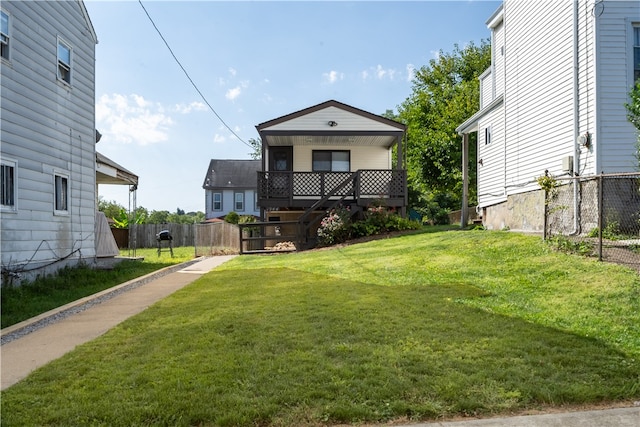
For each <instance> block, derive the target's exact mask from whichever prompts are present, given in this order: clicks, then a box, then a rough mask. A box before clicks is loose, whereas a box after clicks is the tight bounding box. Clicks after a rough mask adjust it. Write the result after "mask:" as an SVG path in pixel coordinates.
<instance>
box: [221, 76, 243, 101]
mask: <svg viewBox="0 0 640 427" xmlns="http://www.w3.org/2000/svg"><path fill="white" fill-rule="evenodd" d="M248 87H249V82H248V81H243V82H240V84H239V85H238V86H236V87H234V88H231V89H228V90H227V93H225V94H224V97H225V98H227V99H228V100H229V101H233V100H235V99H236V98H237V97H239V96H240V94H241V93H242V90H243V89H246V88H248Z"/></svg>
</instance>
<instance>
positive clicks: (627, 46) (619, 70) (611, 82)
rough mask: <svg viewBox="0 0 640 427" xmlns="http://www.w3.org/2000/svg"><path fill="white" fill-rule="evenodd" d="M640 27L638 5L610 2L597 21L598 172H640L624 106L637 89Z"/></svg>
mask: <svg viewBox="0 0 640 427" xmlns="http://www.w3.org/2000/svg"><path fill="white" fill-rule="evenodd" d="M638 23H640V6H638V2H637V1H614V2H606V8H605V12H604V13H602V15H600V16H599V18H598V20H597V21H596V31H595V33H596V39H597V45H596V67H597V70H596V73H597V74H596V75H597V88H596V91H597V106H598V107H597V112H596V114H597V118H596V120H597V123H596V129H597V133H596V144H597V146H599V147H601V150H600V151H599V152H597V155H598V160H599V164H598V165H597V166H598V170H599V171H603V172H605V173H615V172H633V171H637V170H638V169H637V164H638V162H637V160H636V159H635V158H634V153H635V149H634V145H633V143H632V142H630V141H635V138H636V137H635V128H634V127H633V125H632V124H631V123H630V122H629V121H628V120H627V117H626V113H627V111H626V109H625V107H624V103H625V102H627V101H628V99H629V98H628V96H629V92H630V90H631V88H632V87H633V72H632V63H633V46H632V44H633V31H634V30H633V28H634V25H635V24H638Z"/></svg>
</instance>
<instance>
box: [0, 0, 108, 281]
mask: <svg viewBox="0 0 640 427" xmlns="http://www.w3.org/2000/svg"><path fill="white" fill-rule="evenodd" d="M0 9H1V12H2V13H1V18H2V19H1V24H2V28H1V29H2V39H1V42H2V50H1V52H0V53H1V59H0V61H1V79H0V81H1V89H2V105H1V122H0V123H1V128H0V131H1V138H2V141H1V146H0V154H1V162H2V182H1V187H2V188H1V190H2V194H1V203H0V215H1V222H0V225H1V229H2V231H1V238H2V247H1V251H2V280H3V282H4V281H13V279H19V278H20V277H29V276H33V275H39V274H44V273H48V272H51V271H53V270H55V269H58V268H60V267H62V266H65V265H73V264H77V263H78V262H81V261H90V262H92V261H94V260H95V256H96V248H95V225H96V148H95V145H96V133H95V84H94V76H95V47H96V43H97V39H96V35H95V33H94V29H93V26H92V24H91V21H90V19H89V16H88V14H87V11H86V9H85V6H84V4H83V2H82V1H55V2H45V1H37V2H36V1H33V2H27V1H3V2H2V3H0Z"/></svg>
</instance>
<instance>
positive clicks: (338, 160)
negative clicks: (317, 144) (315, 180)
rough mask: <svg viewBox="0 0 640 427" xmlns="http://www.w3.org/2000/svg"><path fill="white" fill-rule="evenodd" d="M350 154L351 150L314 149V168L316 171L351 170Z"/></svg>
mask: <svg viewBox="0 0 640 427" xmlns="http://www.w3.org/2000/svg"><path fill="white" fill-rule="evenodd" d="M350 154H351V153H350V152H349V151H329V150H313V153H312V154H311V155H312V157H313V161H312V169H313V171H314V172H349V171H350V170H351V155H350Z"/></svg>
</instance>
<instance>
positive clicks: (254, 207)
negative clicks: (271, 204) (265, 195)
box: [253, 191, 260, 211]
mask: <svg viewBox="0 0 640 427" xmlns="http://www.w3.org/2000/svg"><path fill="white" fill-rule="evenodd" d="M253 210H254V211H259V210H260V206H258V192H257V191H256V192H255V193H253Z"/></svg>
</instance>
